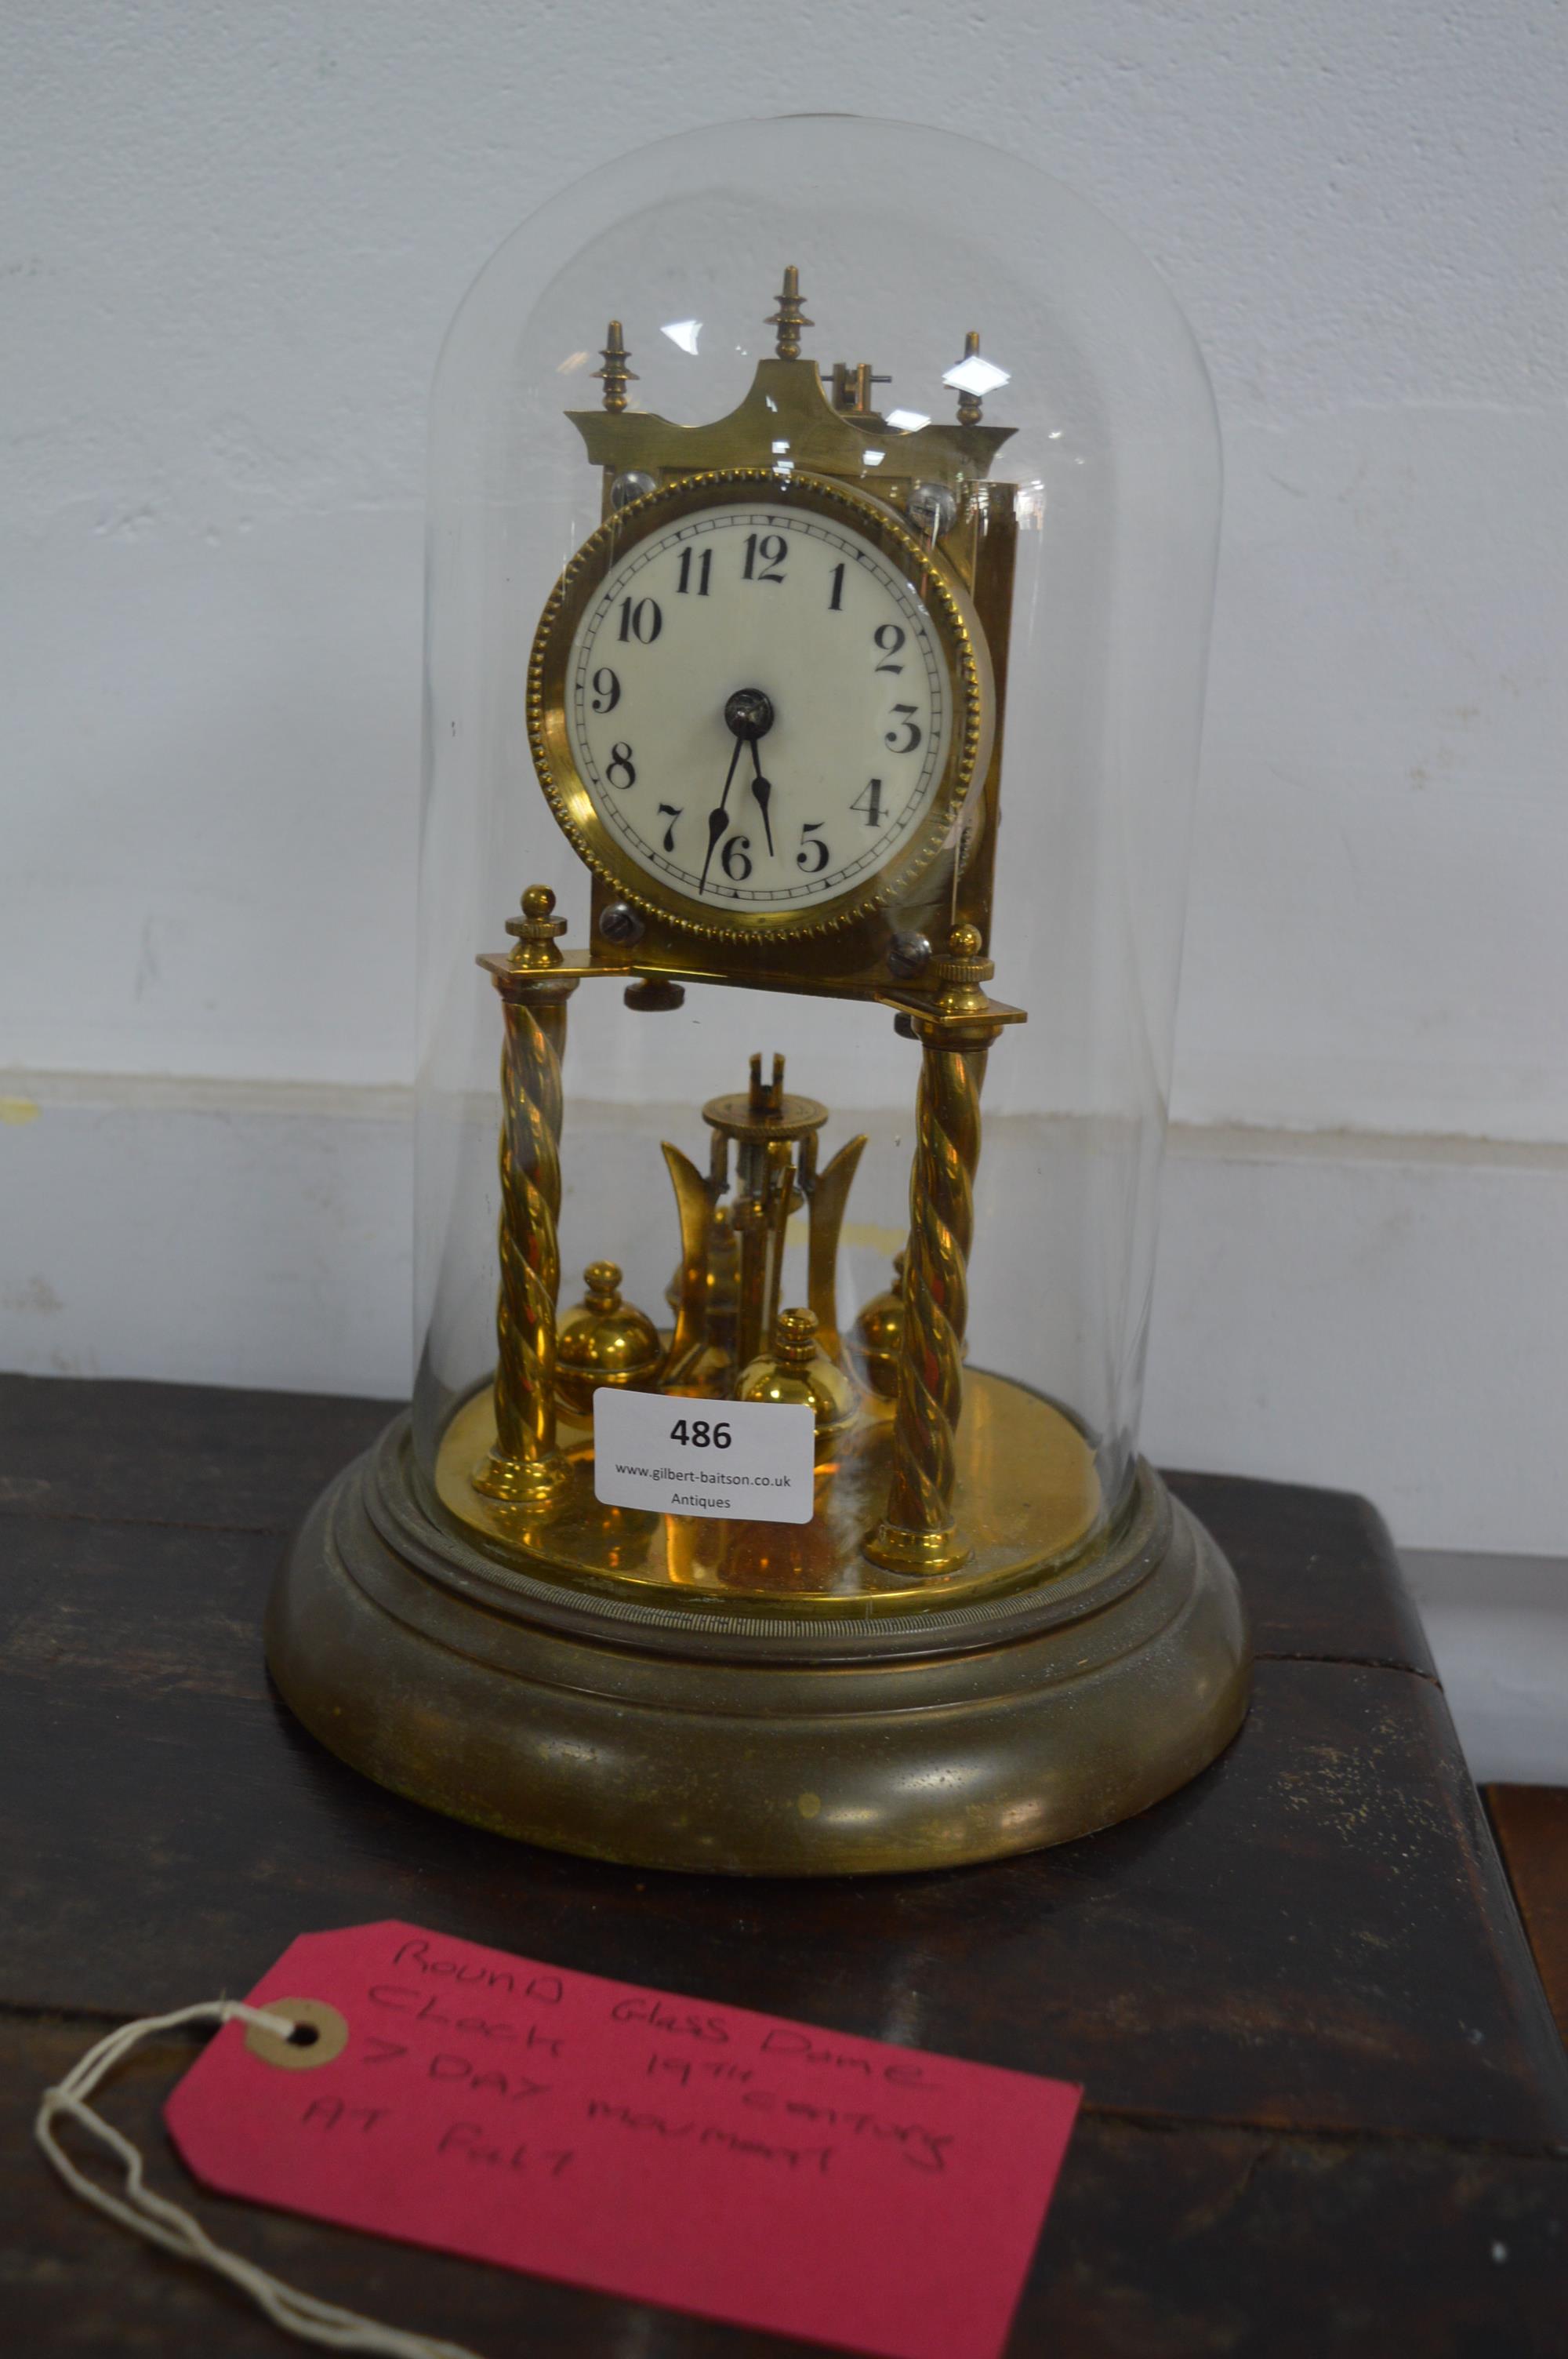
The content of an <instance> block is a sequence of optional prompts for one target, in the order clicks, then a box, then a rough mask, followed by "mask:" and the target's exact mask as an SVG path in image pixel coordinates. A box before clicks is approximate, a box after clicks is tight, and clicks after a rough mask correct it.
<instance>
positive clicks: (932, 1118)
mask: <svg viewBox="0 0 1568 2359" xmlns="http://www.w3.org/2000/svg"><path fill="white" fill-rule="evenodd" d="M979 950H980V936H979V932H978V930H977V929H976V928H975V927H973V926H969V925H959V926H955V927H954V929H953V932H952V937H951V955H950V956H949V957H947V958H946V959H944V960H942V961H940V962H937V963H936V967H935V973H936V975H937V978H938V979H939V980H940V981H942V982H943V983H944V984H945V986H946V987H945V988H944V989H943V991H942V992H941V994H940V995H939V996H938V997H937V999H936V1000H935V1003H934V1005H933V1006H932V1007H931V1008H930V1009H929V1010H928V1011H923V1012H922V1013H920V1014H919V1015H914V1016H911V1017H910V1018H909V1019H908V1022H907V1027H906V1028H907V1029H908V1030H910V1031H912V1032H913V1033H914V1037H915V1038H917V1039H918V1040H919V1042H920V1044H921V1049H922V1057H921V1066H920V1087H919V1093H918V1095H917V1097H916V1100H915V1147H914V1164H913V1167H912V1169H911V1172H910V1182H909V1244H908V1246H907V1248H906V1249H905V1255H904V1266H903V1343H902V1350H901V1356H900V1360H899V1369H898V1396H897V1400H898V1405H897V1408H896V1411H895V1413H894V1426H893V1441H892V1482H891V1484H890V1485H889V1489H888V1501H887V1508H886V1512H885V1513H884V1515H883V1517H882V1520H881V1523H880V1524H879V1525H878V1527H877V1528H876V1530H875V1532H874V1533H872V1534H871V1538H869V1539H868V1540H867V1541H866V1543H865V1550H866V1554H867V1555H868V1556H869V1557H870V1558H871V1560H872V1561H873V1562H874V1563H876V1564H880V1565H884V1566H886V1567H887V1568H888V1569H889V1571H894V1572H908V1573H927V1574H930V1573H941V1572H951V1571H953V1570H954V1569H955V1568H956V1567H957V1566H958V1565H960V1564H962V1563H963V1562H964V1560H965V1559H966V1558H967V1557H968V1553H969V1549H968V1542H967V1541H966V1540H965V1538H964V1536H963V1534H962V1533H961V1532H960V1530H959V1529H958V1527H957V1521H956V1519H955V1517H954V1513H953V1489H954V1437H955V1435H956V1433H957V1425H958V1417H959V1412H960V1410H961V1409H962V1408H963V1400H964V1371H963V1359H964V1330H965V1327H966V1325H967V1323H968V1301H969V1298H968V1259H969V1248H970V1246H971V1245H972V1244H973V1241H974V1224H975V1207H974V1177H975V1170H976V1167H977V1166H978V1164H979V1157H980V1088H981V1085H982V1083H983V1082H984V1080H985V1071H986V1059H987V1055H988V1052H989V1049H990V1046H991V1043H992V1042H993V1041H994V1040H995V1039H996V1038H997V1037H998V1035H999V1033H1000V1029H1001V1026H1000V1023H999V1022H998V1021H997V1020H996V1017H995V1016H993V1015H992V1014H991V1012H990V1010H991V1002H990V1001H989V999H988V998H987V995H986V993H985V990H984V988H983V986H984V984H985V981H986V980H987V978H988V977H989V975H990V973H991V972H992V969H991V965H990V962H989V960H985V959H982V958H980V956H979Z"/></svg>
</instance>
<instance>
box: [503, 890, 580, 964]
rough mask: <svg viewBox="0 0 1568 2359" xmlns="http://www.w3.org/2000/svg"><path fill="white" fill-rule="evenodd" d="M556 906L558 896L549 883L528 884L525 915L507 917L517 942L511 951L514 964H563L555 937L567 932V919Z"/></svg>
mask: <svg viewBox="0 0 1568 2359" xmlns="http://www.w3.org/2000/svg"><path fill="white" fill-rule="evenodd" d="M555 907H556V897H555V895H554V894H553V893H552V892H551V890H550V888H549V886H547V885H530V886H529V887H528V889H527V891H526V892H525V893H524V896H523V915H522V916H521V917H520V918H508V919H507V920H506V930H507V932H508V933H509V934H510V935H512V937H513V938H514V940H515V942H516V944H517V947H516V949H515V950H514V951H513V953H512V964H513V965H514V967H516V968H518V969H520V970H521V969H525V968H538V967H549V966H559V965H560V963H561V954H560V952H559V951H558V950H557V948H556V938H557V935H558V934H564V933H565V932H566V929H567V921H566V919H564V918H557V917H556V916H555V915H554V911H555Z"/></svg>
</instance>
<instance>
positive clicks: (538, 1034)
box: [470, 885, 577, 1513]
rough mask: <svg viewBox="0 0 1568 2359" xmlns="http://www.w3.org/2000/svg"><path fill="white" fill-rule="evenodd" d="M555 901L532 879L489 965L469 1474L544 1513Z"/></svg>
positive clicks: (555, 1261) (565, 980)
mask: <svg viewBox="0 0 1568 2359" xmlns="http://www.w3.org/2000/svg"><path fill="white" fill-rule="evenodd" d="M555 906H556V897H555V895H554V894H553V893H552V892H551V891H550V890H549V888H548V886H544V885H531V886H529V888H528V890H527V891H526V892H525V893H524V896H523V915H522V917H521V918H513V919H509V920H508V921H507V928H506V930H507V932H508V933H509V934H513V935H514V936H515V937H516V939H517V947H516V949H515V950H514V951H513V953H512V955H511V957H510V958H509V959H508V960H507V961H506V962H505V963H504V964H502V963H500V962H494V963H493V964H492V967H491V972H492V976H493V979H494V982H495V987H496V989H497V991H498V992H499V993H500V994H501V997H502V1001H503V1006H504V1009H505V1020H506V1040H505V1046H504V1048H503V1051H502V1059H501V1095H502V1122H501V1144H500V1152H499V1168H500V1173H501V1224H500V1256H501V1288H500V1292H499V1295H498V1297H497V1299H496V1306H495V1440H494V1443H493V1445H492V1448H491V1450H490V1452H489V1454H488V1456H486V1457H485V1458H483V1459H481V1462H480V1463H479V1464H478V1465H477V1466H476V1467H475V1469H474V1471H473V1473H472V1476H471V1478H470V1479H471V1481H472V1483H473V1486H474V1488H475V1490H476V1491H482V1492H483V1493H484V1495H485V1496H486V1497H487V1498H492V1499H505V1500H509V1501H514V1502H515V1503H516V1504H517V1505H518V1506H523V1507H527V1508H532V1509H534V1510H535V1511H537V1512H540V1513H543V1512H544V1511H546V1510H547V1509H548V1508H550V1507H552V1506H555V1504H556V1502H557V1500H558V1499H559V1498H560V1496H561V1495H562V1493H563V1492H564V1491H565V1489H566V1487H567V1484H568V1480H569V1473H568V1466H567V1462H566V1461H565V1459H564V1458H563V1457H562V1456H561V1455H560V1452H559V1451H557V1448H556V1297H557V1292H558V1290H559V1287H560V1276H561V1262H560V1248H559V1245H558V1243H557V1223H558V1222H559V1220H560V1211H561V1163H560V1137H561V1058H562V1055H563V1053H564V1050H565V1048H566V1038H567V1002H568V999H569V998H570V997H571V995H572V993H573V992H574V991H575V990H576V989H577V984H576V981H575V979H574V978H572V977H570V976H567V975H562V974H558V973H556V972H555V970H556V969H557V968H558V967H559V966H560V964H561V954H560V951H558V950H557V948H556V937H557V934H562V933H564V932H565V931H566V926H565V923H564V921H563V920H562V919H558V918H556V917H554V916H552V914H551V912H552V911H553V910H554V908H555Z"/></svg>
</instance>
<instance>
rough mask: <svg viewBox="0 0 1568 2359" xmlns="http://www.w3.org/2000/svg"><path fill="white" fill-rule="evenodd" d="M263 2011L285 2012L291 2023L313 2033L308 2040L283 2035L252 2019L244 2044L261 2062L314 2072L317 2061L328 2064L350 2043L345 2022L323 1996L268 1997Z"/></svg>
mask: <svg viewBox="0 0 1568 2359" xmlns="http://www.w3.org/2000/svg"><path fill="white" fill-rule="evenodd" d="M266 2011H267V2013H268V2014H269V2015H283V2016H287V2018H288V2020H289V2022H290V2023H297V2024H301V2025H303V2026H304V2027H306V2028H307V2029H308V2030H310V2031H313V2032H314V2033H315V2034H316V2037H315V2038H314V2039H309V2040H294V2039H285V2038H283V2037H282V2035H281V2033H279V2032H276V2031H268V2030H267V2029H266V2028H265V2026H263V2025H262V2024H259V2023H253V2024H252V2026H251V2027H250V2029H249V2030H248V2031H247V2032H246V2034H245V2046H246V2047H247V2048H248V2049H250V2052H251V2054H252V2055H253V2056H259V2057H260V2058H261V2060H262V2062H263V2063H264V2064H277V2065H281V2067H282V2068H283V2070H284V2071H286V2072H313V2071H315V2070H316V2067H317V2066H318V2065H319V2064H330V2063H331V2062H332V2061H333V2060H334V2059H336V2058H337V2057H339V2056H341V2054H342V2052H343V2050H344V2049H345V2048H346V2047H347V2046H348V2044H349V2027H348V2025H347V2023H346V2022H345V2021H344V2019H343V2017H341V2015H340V2014H339V2013H338V2010H337V2008H336V2007H335V2006H328V2005H327V2002H326V2000H325V1999H320V1998H276V1999H274V1998H269V1999H268V2000H267V2002H266Z"/></svg>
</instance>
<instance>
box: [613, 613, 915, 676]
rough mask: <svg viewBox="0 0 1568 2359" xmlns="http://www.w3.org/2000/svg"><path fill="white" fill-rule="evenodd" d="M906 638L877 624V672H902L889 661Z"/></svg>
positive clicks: (895, 626) (891, 626)
mask: <svg viewBox="0 0 1568 2359" xmlns="http://www.w3.org/2000/svg"><path fill="white" fill-rule="evenodd" d="M621 636H622V638H624V637H625V636H626V634H625V632H624V631H622V634H621ZM906 636H908V635H907V633H906V632H905V630H904V627H903V624H902V623H879V624H878V625H877V627H876V629H875V630H874V631H873V632H872V633H871V644H872V646H873V647H879V648H880V649H881V654H882V658H883V659H882V661H881V663H880V664H878V665H877V666H876V667H875V669H877V670H878V671H902V670H903V665H902V664H895V663H894V662H892V660H891V658H892V657H894V656H896V655H897V653H898V652H899V649H900V648H901V647H903V643H904V639H905V638H906Z"/></svg>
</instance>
